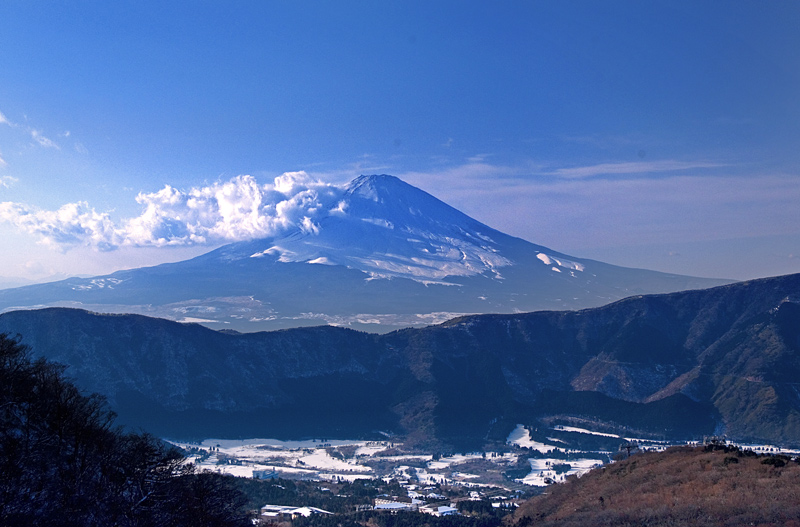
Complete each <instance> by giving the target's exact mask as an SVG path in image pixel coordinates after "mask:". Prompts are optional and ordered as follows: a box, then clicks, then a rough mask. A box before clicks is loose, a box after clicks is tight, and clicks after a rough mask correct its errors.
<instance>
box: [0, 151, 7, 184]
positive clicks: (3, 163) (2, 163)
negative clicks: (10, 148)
mask: <svg viewBox="0 0 800 527" xmlns="http://www.w3.org/2000/svg"><path fill="white" fill-rule="evenodd" d="M7 166H8V163H6V160H5V159H3V156H0V167H7ZM6 177H8V176H6ZM0 186H2V187H7V186H8V185H4V184H2V183H0Z"/></svg>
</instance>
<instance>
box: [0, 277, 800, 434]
mask: <svg viewBox="0 0 800 527" xmlns="http://www.w3.org/2000/svg"><path fill="white" fill-rule="evenodd" d="M797 298H800V274H798V275H788V276H784V277H775V278H770V279H760V280H752V281H748V282H743V283H737V284H731V285H726V286H720V287H716V288H711V289H706V290H696V291H685V292H679V293H670V294H660V295H644V296H637V297H631V298H628V299H624V300H621V301H618V302H615V303H612V304H609V305H607V306H603V307H599V308H591V309H584V310H580V311H542V312H533V313H524V314H511V315H509V314H488V315H470V316H465V317H460V318H456V319H453V320H451V321H449V322H447V323H444V324H440V325H437V326H431V327H427V328H420V329H412V328H409V329H402V330H397V331H394V332H391V333H388V334H385V335H378V334H372V333H365V332H360V331H354V330H350V329H346V328H336V327H312V328H297V329H291V330H289V329H286V330H279V331H271V332H259V333H245V334H231V333H229V332H226V333H221V332H218V331H214V330H211V329H208V328H205V327H203V326H199V325H193V324H188V325H181V324H177V323H175V322H171V321H167V320H162V319H152V318H148V317H142V316H138V315H105V314H92V313H88V312H86V311H81V310H70V309H57V308H50V309H43V310H36V311H15V312H8V313H4V314H2V315H0V332H10V333H20V334H22V335H23V338H24V342H25V343H27V344H29V345H31V346H32V348H33V350H34V352H35V353H38V354H41V355H43V356H46V357H48V358H50V359H52V360H57V361H60V362H63V363H66V364H68V365H70V369H69V370H68V372H69V373H70V374H71V375H73V376H74V377H75V378H76V380H78V381H80V382H79V384H80V385H81V386H82V387H83V388H84V389H87V390H91V391H97V392H99V393H102V394H104V395H106V396H107V397H108V398H109V400H110V401H111V402H112V403H113V404H114V405H115V409H117V411H119V413H120V416H121V417H124V418H125V419H126V420H127V422H129V423H133V424H135V425H137V426H145V425H146V426H148V427H150V426H152V427H153V428H154V431H156V432H158V433H161V434H164V435H167V436H170V435H171V434H172V435H176V434H177V435H180V434H182V435H184V436H187V435H188V436H193V437H197V436H203V435H205V436H207V437H214V436H221V435H222V434H228V435H231V434H233V436H234V437H238V436H250V437H264V436H265V434H266V435H272V436H275V435H283V436H286V437H289V436H294V437H297V436H309V435H311V436H317V437H319V436H326V437H333V436H336V435H339V436H343V435H344V436H347V435H350V436H352V435H355V434H360V435H364V434H369V433H374V431H375V430H384V431H387V432H392V433H396V434H400V435H402V436H404V437H406V438H408V440H409V441H410V442H411V443H415V444H428V445H431V444H433V445H436V444H450V445H456V444H470V445H473V446H475V444H476V443H480V441H482V440H484V439H485V438H487V437H494V438H495V439H502V438H503V437H504V434H507V433H508V431H509V430H508V429H509V427H513V426H514V425H515V424H516V423H520V422H521V423H528V424H534V423H535V422H537V421H538V420H542V419H544V420H552V419H583V420H586V419H589V420H591V421H593V422H596V423H598V424H602V425H603V426H611V427H614V428H615V429H617V430H619V431H621V433H629V432H630V431H631V430H636V431H638V432H642V433H647V434H650V435H651V436H656V437H670V438H681V439H687V438H698V437H702V436H703V435H710V434H715V433H716V434H722V433H726V434H728V435H729V436H730V437H732V438H736V439H738V440H757V441H762V442H772V443H779V444H792V445H798V444H800V402H799V401H798V398H797V394H796V382H795V379H797V378H800V329H798V328H800V303H798V302H797V301H796V299H797ZM625 430H628V432H624V431H625ZM487 434H489V435H487ZM492 434H494V435H492ZM498 434H499V435H498ZM495 436H496V437H495Z"/></svg>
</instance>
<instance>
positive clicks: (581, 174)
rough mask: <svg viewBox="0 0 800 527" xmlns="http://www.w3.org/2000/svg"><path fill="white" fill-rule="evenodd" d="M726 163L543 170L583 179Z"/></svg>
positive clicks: (641, 163) (670, 162) (649, 163)
mask: <svg viewBox="0 0 800 527" xmlns="http://www.w3.org/2000/svg"><path fill="white" fill-rule="evenodd" d="M724 166H726V165H723V164H719V163H707V162H697V161H694V162H686V161H673V160H661V161H638V162H627V163H601V164H598V165H591V166H585V167H572V168H559V169H556V170H553V171H550V172H543V174H545V175H552V176H558V177H562V178H565V179H583V178H590V177H594V176H606V175H618V174H653V173H657V172H675V171H680V170H693V169H704V168H720V167H724Z"/></svg>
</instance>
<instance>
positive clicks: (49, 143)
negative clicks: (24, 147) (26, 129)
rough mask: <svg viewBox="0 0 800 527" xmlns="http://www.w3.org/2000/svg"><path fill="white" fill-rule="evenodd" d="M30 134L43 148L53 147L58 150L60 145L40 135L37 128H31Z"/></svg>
mask: <svg viewBox="0 0 800 527" xmlns="http://www.w3.org/2000/svg"><path fill="white" fill-rule="evenodd" d="M30 134H31V137H32V138H33V140H34V141H36V142H37V143H39V144H40V145H41V146H43V147H45V148H55V149H57V150H60V147H59V146H58V145H57V144H56V143H54V142H53V141H52V140H50V139H48V138H47V137H45V136H44V135H42V133H41V132H40V131H39V130H34V129H31V130H30Z"/></svg>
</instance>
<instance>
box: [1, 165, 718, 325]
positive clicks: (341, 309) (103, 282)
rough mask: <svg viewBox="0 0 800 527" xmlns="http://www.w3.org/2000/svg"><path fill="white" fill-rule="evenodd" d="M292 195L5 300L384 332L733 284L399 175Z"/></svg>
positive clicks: (13, 305) (213, 321) (13, 304)
mask: <svg viewBox="0 0 800 527" xmlns="http://www.w3.org/2000/svg"><path fill="white" fill-rule="evenodd" d="M284 198H285V201H284V202H281V203H280V204H278V205H277V207H278V208H280V207H281V206H282V204H283V205H286V207H293V208H298V209H303V210H304V212H296V215H297V216H298V218H303V219H302V221H300V220H299V219H298V220H297V223H296V225H295V224H291V225H288V226H286V227H285V228H283V229H281V230H279V231H280V232H279V233H278V234H276V235H275V236H272V237H269V238H263V239H257V240H250V241H244V242H239V243H233V244H230V245H226V246H224V247H221V248H219V249H217V250H214V251H212V252H210V253H208V254H205V255H202V256H199V257H197V258H194V259H191V260H187V261H184V262H178V263H171V264H165V265H159V266H156V267H148V268H141V269H132V270H126V271H119V272H116V273H113V274H111V275H107V276H98V277H93V278H70V279H68V280H63V281H60V282H54V283H50V284H38V285H31V286H26V287H20V288H16V289H7V290H2V291H0V311H7V310H10V309H24V308H32V307H44V306H62V307H79V308H85V309H90V310H93V311H99V312H105V313H138V314H144V315H149V316H156V317H161V318H166V319H171V320H178V321H195V322H201V323H203V324H205V325H208V326H209V327H213V328H215V329H223V328H233V329H237V330H240V331H259V330H266V329H278V328H287V327H297V326H312V325H319V324H336V325H344V326H349V327H354V328H361V329H368V330H370V331H389V330H391V329H397V328H402V327H409V326H418V327H421V326H425V325H430V324H433V323H437V322H443V321H444V320H447V319H449V318H452V317H453V316H457V315H460V314H465V313H513V312H524V311H534V310H540V309H579V308H585V307H592V306H600V305H604V304H607V303H609V302H612V301H614V300H618V299H620V298H623V297H627V296H631V295H637V294H647V293H662V292H669V291H680V290H686V289H697V288H703V287H711V286H715V285H720V284H723V283H729V282H730V281H729V280H712V279H705V278H692V277H687V276H679V275H673V274H665V273H658V272H654V271H646V270H641V269H631V268H625V267H618V266H614V265H609V264H605V263H602V262H597V261H593V260H587V259H582V258H576V257H572V256H569V255H565V254H563V253H560V252H558V251H555V250H552V249H549V248H547V247H543V246H540V245H535V244H533V243H530V242H527V241H525V240H522V239H520V238H515V237H513V236H509V235H507V234H504V233H502V232H499V231H497V230H495V229H492V228H491V227H488V226H486V225H484V224H482V223H480V222H478V221H476V220H474V219H472V218H470V217H469V216H467V215H465V214H463V213H461V212H460V211H458V210H456V209H454V208H453V207H450V206H449V205H447V204H445V203H443V202H441V201H439V200H438V199H436V198H434V197H433V196H431V195H430V194H427V193H426V192H423V191H422V190H420V189H418V188H415V187H413V186H411V185H408V184H406V183H404V182H402V181H401V180H399V179H397V178H395V177H392V176H361V177H359V178H357V179H355V180H353V181H352V182H351V183H350V184H348V185H346V186H344V187H342V188H338V187H326V188H325V189H324V191H323V189H319V190H315V189H307V190H304V191H302V192H298V193H296V194H294V195H287V196H285V197H284ZM305 214H307V215H305ZM311 218H315V220H312V219H311ZM164 236H165V237H166V238H165V240H166V239H168V238H169V236H170V233H169V232H165V233H164Z"/></svg>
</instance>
